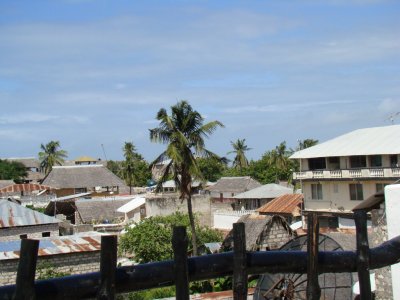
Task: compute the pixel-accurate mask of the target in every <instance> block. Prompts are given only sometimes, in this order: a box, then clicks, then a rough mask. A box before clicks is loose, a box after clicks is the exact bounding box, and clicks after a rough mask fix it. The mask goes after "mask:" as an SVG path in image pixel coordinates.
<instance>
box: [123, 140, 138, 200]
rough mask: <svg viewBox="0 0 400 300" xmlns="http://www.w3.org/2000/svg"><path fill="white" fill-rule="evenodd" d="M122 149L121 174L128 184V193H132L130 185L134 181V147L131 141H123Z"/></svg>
mask: <svg viewBox="0 0 400 300" xmlns="http://www.w3.org/2000/svg"><path fill="white" fill-rule="evenodd" d="M122 150H123V151H124V157H125V161H124V162H123V163H122V169H121V175H122V178H123V179H124V180H125V182H126V184H127V185H128V186H129V194H130V195H132V186H133V185H134V183H135V173H134V172H135V162H134V159H135V157H136V155H137V154H136V147H135V145H134V144H133V143H132V142H125V144H124V147H123V149H122Z"/></svg>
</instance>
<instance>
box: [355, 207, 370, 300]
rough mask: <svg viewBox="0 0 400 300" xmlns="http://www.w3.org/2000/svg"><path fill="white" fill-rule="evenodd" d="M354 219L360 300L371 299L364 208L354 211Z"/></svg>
mask: <svg viewBox="0 0 400 300" xmlns="http://www.w3.org/2000/svg"><path fill="white" fill-rule="evenodd" d="M354 221H355V223H356V240H357V272H358V281H359V284H360V298H361V300H371V299H372V294H371V282H370V277H369V268H370V266H369V260H370V257H369V255H370V254H369V252H370V251H369V244H368V231H367V212H366V211H365V210H356V211H354Z"/></svg>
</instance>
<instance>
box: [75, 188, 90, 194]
mask: <svg viewBox="0 0 400 300" xmlns="http://www.w3.org/2000/svg"><path fill="white" fill-rule="evenodd" d="M86 192H87V188H76V189H75V194H81V193H86Z"/></svg>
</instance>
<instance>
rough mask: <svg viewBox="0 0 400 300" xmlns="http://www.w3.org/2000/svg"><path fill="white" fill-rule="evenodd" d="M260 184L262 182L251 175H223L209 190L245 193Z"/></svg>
mask: <svg viewBox="0 0 400 300" xmlns="http://www.w3.org/2000/svg"><path fill="white" fill-rule="evenodd" d="M259 186H261V183H259V182H258V181H257V180H254V179H253V178H251V177H250V176H244V177H222V178H221V179H219V180H218V181H217V183H216V184H214V185H213V186H211V187H209V188H208V190H209V191H211V192H218V193H228V192H230V193H243V192H246V191H249V190H252V189H254V188H257V187H259Z"/></svg>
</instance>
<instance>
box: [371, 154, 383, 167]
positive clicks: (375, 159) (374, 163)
mask: <svg viewBox="0 0 400 300" xmlns="http://www.w3.org/2000/svg"><path fill="white" fill-rule="evenodd" d="M369 160H370V165H371V167H382V156H381V155H372V156H370V158H369Z"/></svg>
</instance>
